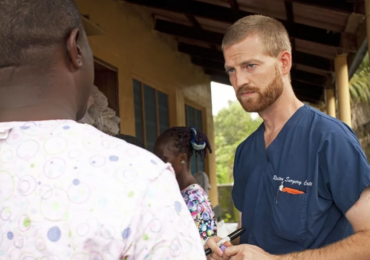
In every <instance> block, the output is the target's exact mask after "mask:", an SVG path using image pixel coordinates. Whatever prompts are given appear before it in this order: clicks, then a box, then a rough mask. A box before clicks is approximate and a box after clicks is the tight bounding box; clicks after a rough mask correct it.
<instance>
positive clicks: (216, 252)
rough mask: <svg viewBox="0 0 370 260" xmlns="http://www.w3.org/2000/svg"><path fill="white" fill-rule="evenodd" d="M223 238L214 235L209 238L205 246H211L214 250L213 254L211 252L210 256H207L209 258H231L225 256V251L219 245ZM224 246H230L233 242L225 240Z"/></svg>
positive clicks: (215, 259)
mask: <svg viewBox="0 0 370 260" xmlns="http://www.w3.org/2000/svg"><path fill="white" fill-rule="evenodd" d="M221 239H222V238H220V237H218V236H213V237H210V238H209V239H208V240H207V243H206V246H205V248H210V249H211V250H212V254H210V255H209V256H207V260H224V259H229V258H223V256H224V253H223V252H222V250H221V249H220V248H219V246H218V245H217V242H218V241H220V240H221ZM224 246H226V247H230V246H232V244H231V243H230V242H225V243H224Z"/></svg>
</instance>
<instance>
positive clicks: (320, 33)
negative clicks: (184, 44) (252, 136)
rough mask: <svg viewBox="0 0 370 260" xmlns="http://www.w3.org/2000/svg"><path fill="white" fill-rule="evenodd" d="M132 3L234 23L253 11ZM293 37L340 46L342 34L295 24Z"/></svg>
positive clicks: (162, 1) (165, 0) (167, 0)
mask: <svg viewBox="0 0 370 260" xmlns="http://www.w3.org/2000/svg"><path fill="white" fill-rule="evenodd" d="M125 1H126V2H129V3H132V4H138V5H143V6H148V7H152V8H158V9H163V10H166V11H170V12H175V13H180V14H185V15H192V16H199V17H203V18H207V19H211V20H215V21H221V22H225V23H229V24H232V23H234V22H236V21H237V20H239V19H240V18H242V17H245V16H248V15H251V14H253V13H250V12H245V11H235V10H232V9H231V8H227V7H222V6H218V5H212V4H207V3H203V2H199V1H188V0H176V1H173V0H156V1H153V0H125ZM280 21H281V22H282V23H283V24H284V25H287V22H286V21H285V20H280ZM287 30H288V33H289V35H290V36H291V37H294V38H297V39H301V40H306V41H312V42H317V43H321V44H326V45H330V46H334V47H339V45H340V39H341V34H340V33H332V34H328V33H327V31H326V30H324V29H319V28H315V27H312V26H308V25H303V24H293V25H292V26H291V27H289V28H287Z"/></svg>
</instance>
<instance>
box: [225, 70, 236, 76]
mask: <svg viewBox="0 0 370 260" xmlns="http://www.w3.org/2000/svg"><path fill="white" fill-rule="evenodd" d="M234 72H235V69H227V70H226V74H227V75H230V74H233V73H234Z"/></svg>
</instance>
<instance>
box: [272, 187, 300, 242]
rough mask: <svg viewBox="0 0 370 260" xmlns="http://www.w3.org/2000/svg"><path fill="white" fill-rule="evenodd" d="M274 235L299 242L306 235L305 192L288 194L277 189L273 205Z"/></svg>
mask: <svg viewBox="0 0 370 260" xmlns="http://www.w3.org/2000/svg"><path fill="white" fill-rule="evenodd" d="M272 211H273V214H272V215H273V218H272V219H271V221H272V222H273V223H272V224H273V225H272V226H273V230H274V236H277V237H281V238H283V239H286V240H290V241H296V242H300V241H302V240H304V239H306V235H307V194H290V193H287V192H282V191H279V195H278V199H277V203H275V202H274V205H273V210H272Z"/></svg>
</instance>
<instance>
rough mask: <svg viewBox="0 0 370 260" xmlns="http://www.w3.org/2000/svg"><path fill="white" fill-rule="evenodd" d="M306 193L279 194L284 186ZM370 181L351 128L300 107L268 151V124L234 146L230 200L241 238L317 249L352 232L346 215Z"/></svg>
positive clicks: (277, 250) (287, 248) (274, 248)
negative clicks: (239, 218) (241, 228)
mask: <svg viewBox="0 0 370 260" xmlns="http://www.w3.org/2000/svg"><path fill="white" fill-rule="evenodd" d="M282 181H283V185H284V187H288V188H293V189H296V190H300V191H303V192H304V194H298V195H295V194H290V193H286V192H281V191H279V192H278V190H279V186H280V185H281V183H282ZM369 185H370V167H369V164H368V161H367V159H366V157H365V154H364V153H363V151H362V148H361V146H360V144H359V142H358V140H357V138H356V136H355V134H354V133H353V132H352V130H351V129H350V128H349V127H348V126H347V125H346V124H344V123H342V122H340V121H339V120H336V119H334V118H332V117H329V116H327V115H325V114H323V113H321V112H320V111H318V110H316V109H313V108H311V107H309V106H306V105H304V106H302V107H301V108H299V109H298V110H297V111H296V113H295V114H294V115H293V116H292V117H291V118H290V119H289V120H288V122H287V123H286V124H285V125H284V127H283V128H282V130H281V131H280V133H279V134H278V136H277V137H276V138H275V140H274V141H273V142H272V143H271V144H270V145H269V146H268V148H267V150H266V149H265V141H264V125H263V124H262V125H261V126H260V127H259V128H258V129H257V130H256V132H254V133H253V134H252V135H251V136H249V137H248V138H247V139H246V140H245V141H244V142H243V143H241V144H240V145H239V147H238V148H237V150H236V155H235V163H234V188H233V192H232V195H233V200H234V203H235V206H236V208H237V209H238V210H239V211H240V212H242V225H243V226H244V227H245V228H246V232H245V233H244V234H243V235H242V236H241V243H248V244H252V245H257V246H259V247H261V248H262V249H264V250H266V251H267V252H269V253H272V254H285V253H290V252H294V251H302V250H304V249H309V248H319V247H322V246H324V245H327V244H331V243H333V242H336V241H338V240H341V239H343V238H345V237H346V236H348V235H350V234H351V233H353V230H352V228H351V226H350V224H349V222H348V221H347V220H346V218H345V216H344V214H345V213H346V212H347V211H348V210H349V209H350V208H351V206H352V205H353V204H354V203H355V202H356V201H357V200H358V199H359V197H360V195H361V193H362V192H363V190H364V189H365V188H366V187H368V186H369Z"/></svg>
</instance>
